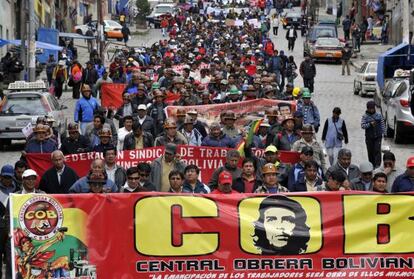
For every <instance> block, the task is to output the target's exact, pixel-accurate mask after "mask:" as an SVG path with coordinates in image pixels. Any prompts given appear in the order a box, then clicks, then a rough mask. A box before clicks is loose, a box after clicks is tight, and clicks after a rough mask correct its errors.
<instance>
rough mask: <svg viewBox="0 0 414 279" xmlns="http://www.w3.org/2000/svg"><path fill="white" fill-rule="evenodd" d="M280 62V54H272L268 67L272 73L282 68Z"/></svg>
mask: <svg viewBox="0 0 414 279" xmlns="http://www.w3.org/2000/svg"><path fill="white" fill-rule="evenodd" d="M282 63H283V62H282V58H280V56H272V57H271V58H270V61H269V69H270V70H271V72H272V73H276V72H279V71H280V70H281V69H282Z"/></svg>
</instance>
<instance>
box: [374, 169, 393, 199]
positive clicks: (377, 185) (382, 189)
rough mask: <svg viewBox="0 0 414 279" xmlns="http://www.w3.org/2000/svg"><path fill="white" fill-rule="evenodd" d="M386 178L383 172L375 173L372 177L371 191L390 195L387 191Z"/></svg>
mask: <svg viewBox="0 0 414 279" xmlns="http://www.w3.org/2000/svg"><path fill="white" fill-rule="evenodd" d="M387 183H388V177H387V175H386V174H385V173H383V172H377V173H376V174H374V177H372V191H373V192H378V193H383V194H387V193H390V191H388V189H387Z"/></svg>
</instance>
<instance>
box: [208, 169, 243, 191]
mask: <svg viewBox="0 0 414 279" xmlns="http://www.w3.org/2000/svg"><path fill="white" fill-rule="evenodd" d="M232 184H233V178H232V176H231V173H229V172H228V171H222V172H221V173H220V175H219V179H218V186H217V188H216V189H214V190H213V191H212V192H211V193H212V194H237V193H238V192H237V191H235V190H233V189H232Z"/></svg>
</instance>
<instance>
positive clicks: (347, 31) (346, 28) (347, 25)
mask: <svg viewBox="0 0 414 279" xmlns="http://www.w3.org/2000/svg"><path fill="white" fill-rule="evenodd" d="M342 28H343V30H344V36H345V41H349V38H350V37H349V34H350V31H351V20H350V19H349V15H347V16H346V17H345V19H344V20H343V21H342Z"/></svg>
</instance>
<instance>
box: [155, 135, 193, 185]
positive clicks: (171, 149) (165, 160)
mask: <svg viewBox="0 0 414 279" xmlns="http://www.w3.org/2000/svg"><path fill="white" fill-rule="evenodd" d="M185 167H186V164H185V163H184V162H183V161H182V160H180V155H179V154H177V146H176V145H175V144H173V143H168V144H167V145H166V147H165V151H164V155H161V157H159V158H157V159H155V160H154V161H153V162H152V165H151V175H150V181H151V183H152V184H153V185H155V188H156V191H157V192H168V191H169V189H170V187H171V186H170V181H169V174H170V172H171V171H173V170H177V171H179V172H182V173H184V169H185Z"/></svg>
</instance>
